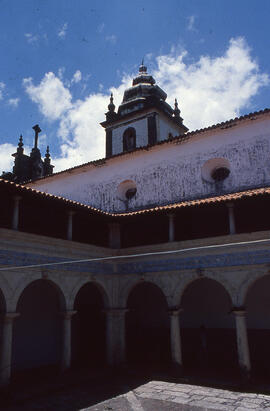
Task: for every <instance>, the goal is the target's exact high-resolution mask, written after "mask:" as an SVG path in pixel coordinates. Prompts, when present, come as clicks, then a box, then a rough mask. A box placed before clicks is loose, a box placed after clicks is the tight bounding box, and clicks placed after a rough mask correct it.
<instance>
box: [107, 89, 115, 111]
mask: <svg viewBox="0 0 270 411" xmlns="http://www.w3.org/2000/svg"><path fill="white" fill-rule="evenodd" d="M108 109H109V111H110V112H114V110H115V105H114V104H113V93H111V97H110V104H109V105H108Z"/></svg>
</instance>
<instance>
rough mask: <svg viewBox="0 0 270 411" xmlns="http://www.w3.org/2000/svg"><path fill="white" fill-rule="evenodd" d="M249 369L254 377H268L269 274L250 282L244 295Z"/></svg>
mask: <svg viewBox="0 0 270 411" xmlns="http://www.w3.org/2000/svg"><path fill="white" fill-rule="evenodd" d="M245 308H246V322H247V329H248V341H249V349H250V359H251V370H252V373H253V375H254V376H255V377H259V378H265V379H267V380H268V379H269V377H270V360H269V346H270V274H269V273H268V274H265V275H262V276H260V277H258V278H257V279H256V280H255V281H252V282H250V284H249V287H248V288H247V292H246V296H245Z"/></svg>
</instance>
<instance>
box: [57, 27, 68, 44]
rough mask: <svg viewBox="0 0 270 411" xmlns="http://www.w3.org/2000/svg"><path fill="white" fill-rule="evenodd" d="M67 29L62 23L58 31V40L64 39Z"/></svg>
mask: <svg viewBox="0 0 270 411" xmlns="http://www.w3.org/2000/svg"><path fill="white" fill-rule="evenodd" d="M67 28H68V24H67V23H64V24H63V26H62V27H61V28H60V30H59V31H58V33H57V35H58V37H59V38H60V39H62V40H63V39H64V38H65V37H66V34H67Z"/></svg>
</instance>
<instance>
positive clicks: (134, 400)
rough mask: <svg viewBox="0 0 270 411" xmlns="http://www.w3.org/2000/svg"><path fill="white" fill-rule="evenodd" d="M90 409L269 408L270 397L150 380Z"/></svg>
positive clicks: (166, 410) (173, 410)
mask: <svg viewBox="0 0 270 411" xmlns="http://www.w3.org/2000/svg"><path fill="white" fill-rule="evenodd" d="M85 410H91V411H105V410H114V411H159V410H160V411H163V410H164V411H168V410H170V411H176V410H194V411H195V410H226V411H231V410H236V411H244V410H270V396H269V395H263V394H254V393H241V392H234V391H228V390H222V389H216V388H209V387H202V386H194V385H188V384H178V383H168V382H162V381H150V382H148V383H147V384H144V385H141V386H139V387H138V388H136V389H135V390H132V391H129V392H127V393H126V394H124V395H121V396H118V397H116V398H113V399H110V400H108V401H105V402H103V403H101V404H97V405H95V406H92V407H90V408H85Z"/></svg>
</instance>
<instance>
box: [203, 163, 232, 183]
mask: <svg viewBox="0 0 270 411" xmlns="http://www.w3.org/2000/svg"><path fill="white" fill-rule="evenodd" d="M230 172H231V170H230V163H229V161H228V160H227V159H226V158H211V159H210V160H208V161H206V162H205V163H204V165H203V166H202V178H203V180H205V181H207V182H208V183H215V182H219V181H223V180H225V179H226V178H227V177H228V176H229V174H230Z"/></svg>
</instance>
